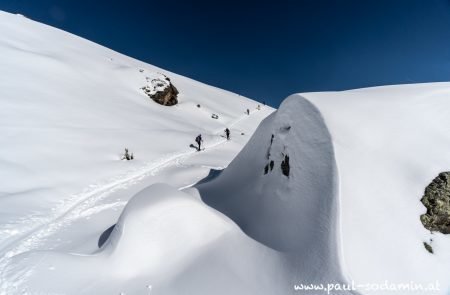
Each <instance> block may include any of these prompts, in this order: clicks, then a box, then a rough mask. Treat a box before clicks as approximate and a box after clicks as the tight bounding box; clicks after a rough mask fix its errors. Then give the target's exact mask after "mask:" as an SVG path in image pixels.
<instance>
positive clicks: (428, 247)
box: [423, 242, 434, 254]
mask: <svg viewBox="0 0 450 295" xmlns="http://www.w3.org/2000/svg"><path fill="white" fill-rule="evenodd" d="M423 246H424V247H425V249H427V251H428V252H430V253H431V254H433V253H434V252H433V248H432V247H431V245H430V244H428V243H427V242H423Z"/></svg>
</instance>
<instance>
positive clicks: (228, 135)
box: [225, 128, 230, 140]
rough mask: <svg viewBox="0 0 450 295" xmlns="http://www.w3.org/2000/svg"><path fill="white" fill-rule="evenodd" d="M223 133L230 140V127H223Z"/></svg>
mask: <svg viewBox="0 0 450 295" xmlns="http://www.w3.org/2000/svg"><path fill="white" fill-rule="evenodd" d="M225 134H226V136H227V140H230V129H228V128H226V129H225Z"/></svg>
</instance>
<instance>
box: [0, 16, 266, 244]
mask: <svg viewBox="0 0 450 295" xmlns="http://www.w3.org/2000/svg"><path fill="white" fill-rule="evenodd" d="M0 36H1V37H0V55H1V59H0V69H1V71H0V104H1V108H0V129H1V134H2V136H1V137H0V167H1V169H0V178H1V179H2V185H1V188H0V208H1V209H0V248H1V247H2V246H5V245H8V244H9V242H10V239H16V238H17V237H18V235H20V234H24V233H25V232H27V231H28V230H29V229H30V228H33V227H36V226H39V225H43V224H45V222H46V221H47V220H48V218H49V217H54V216H57V215H58V214H62V213H63V212H65V211H67V209H69V208H71V207H72V206H73V205H74V204H75V203H76V202H77V201H79V200H82V199H83V198H85V197H86V196H89V195H91V194H93V193H97V192H98V191H99V190H101V189H102V188H104V187H105V185H106V184H110V183H113V182H117V181H121V180H123V179H127V178H128V177H129V176H130V175H131V174H139V173H141V174H143V173H145V172H146V171H147V172H148V171H149V170H151V169H153V168H154V167H155V166H159V165H161V164H163V163H165V162H167V161H169V160H171V159H175V158H177V157H179V156H182V155H189V154H192V153H193V152H194V149H193V148H190V147H189V145H190V144H192V143H194V138H195V136H197V135H198V134H199V133H202V134H203V138H204V140H205V146H206V147H207V148H208V147H211V146H215V145H217V144H220V143H223V142H224V139H223V138H221V137H220V136H219V133H222V132H223V129H224V128H225V127H229V126H231V125H233V124H234V123H236V122H238V121H239V120H241V119H242V118H245V117H246V116H247V115H246V114H244V112H245V110H246V109H247V108H248V109H251V110H252V111H253V110H255V108H256V106H257V103H256V102H255V101H252V100H250V99H247V98H244V97H241V96H239V95H237V94H233V93H230V92H227V91H224V90H220V89H217V88H214V87H211V86H207V85H204V84H201V83H199V82H196V81H193V80H191V79H188V78H185V77H182V76H179V75H176V74H173V73H170V72H167V71H164V70H162V69H159V68H156V67H154V66H151V65H148V64H145V63H143V62H140V61H137V60H134V59H132V58H129V57H126V56H124V55H122V54H119V53H117V52H114V51H112V50H109V49H107V48H104V47H102V46H99V45H97V44H94V43H92V42H89V41H87V40H84V39H82V38H79V37H76V36H74V35H71V34H69V33H66V32H63V31H60V30H57V29H55V28H51V27H49V26H46V25H43V24H39V23H36V22H34V21H32V20H29V19H27V18H25V17H23V16H19V15H12V14H8V13H4V12H0ZM162 74H164V75H166V76H167V77H169V78H170V79H171V82H172V83H173V84H174V85H175V86H176V88H177V89H178V90H179V92H180V93H179V95H178V100H179V104H178V105H176V106H173V107H164V106H161V105H159V104H157V103H155V102H154V101H152V100H151V99H150V98H149V97H148V96H147V95H146V94H145V93H144V91H143V90H142V87H144V86H146V85H148V84H149V83H150V82H149V81H151V80H152V79H154V78H155V77H160V76H162ZM197 104H199V105H200V108H198V107H197ZM267 110H269V108H267ZM212 113H216V114H218V115H219V119H218V120H212V119H211V114H212ZM268 113H270V112H267V114H268ZM255 124H256V125H257V124H258V122H256V123H255ZM233 135H234V134H233ZM124 148H128V149H129V150H130V152H132V153H133V154H134V158H135V160H134V161H130V162H127V161H120V158H121V156H122V155H123V153H124ZM238 150H239V148H238V149H235V150H234V151H233V153H237V151H238Z"/></svg>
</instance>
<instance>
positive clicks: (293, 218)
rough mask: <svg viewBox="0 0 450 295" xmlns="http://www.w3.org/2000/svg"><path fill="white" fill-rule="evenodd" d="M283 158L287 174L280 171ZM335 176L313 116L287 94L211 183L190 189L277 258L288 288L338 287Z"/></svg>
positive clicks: (322, 129) (319, 121)
mask: <svg viewBox="0 0 450 295" xmlns="http://www.w3.org/2000/svg"><path fill="white" fill-rule="evenodd" d="M287 159H289V160H288V162H289V169H286V168H284V169H283V168H282V167H283V166H284V167H286V162H287ZM287 170H289V173H287ZM337 178H338V177H337V171H336V166H335V159H334V151H333V144H332V140H331V137H330V134H329V132H328V129H327V127H326V125H325V123H324V121H323V118H322V116H321V114H320V112H319V111H318V110H317V108H316V107H314V105H312V104H311V103H310V102H309V101H307V100H306V99H304V98H302V97H301V96H297V95H294V96H291V97H289V98H287V99H286V100H285V101H284V102H283V103H282V104H281V106H280V108H279V109H278V110H277V111H276V112H275V113H273V114H272V115H271V116H269V117H268V118H266V119H265V120H264V121H263V122H262V123H261V125H260V126H259V128H258V129H257V131H256V132H255V133H254V135H253V136H252V138H251V139H250V141H249V142H248V144H247V145H246V146H245V147H244V149H243V150H242V151H241V153H239V155H238V156H237V157H236V158H235V159H234V160H233V161H232V162H231V163H230V165H229V166H228V168H227V169H225V170H224V171H223V173H222V174H221V175H220V176H219V177H217V178H216V179H215V180H214V181H211V182H209V183H205V184H200V185H198V186H197V188H198V189H199V191H200V194H201V196H202V199H203V200H204V201H205V203H207V204H208V205H210V206H212V207H214V208H216V209H217V210H219V211H221V212H222V213H224V214H225V215H227V216H229V217H230V218H231V219H232V220H233V221H234V222H236V223H237V224H238V225H239V227H240V228H241V229H242V230H243V231H244V232H245V233H246V234H247V235H249V236H250V237H252V238H253V239H255V240H256V241H258V242H260V243H262V244H263V245H265V246H267V247H270V248H272V249H274V250H276V251H279V252H280V254H281V255H282V256H283V257H284V258H285V259H286V263H285V264H284V265H283V267H282V270H283V273H284V274H285V276H286V277H287V278H288V282H289V284H290V285H291V286H293V285H294V284H296V283H305V284H310V283H317V284H320V283H325V284H326V283H328V282H340V283H343V282H345V278H344V276H343V274H342V271H341V266H340V256H339V251H340V244H339V242H338V238H339V235H338V233H339V228H338V224H339V222H338V221H339V218H338V217H339V208H338V195H337V194H338V188H337ZM280 271H281V270H280ZM344 293H345V292H344Z"/></svg>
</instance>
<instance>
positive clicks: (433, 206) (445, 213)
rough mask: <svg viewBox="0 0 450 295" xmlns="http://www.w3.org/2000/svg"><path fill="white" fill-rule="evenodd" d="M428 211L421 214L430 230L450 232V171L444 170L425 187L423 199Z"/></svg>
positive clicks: (421, 218)
mask: <svg viewBox="0 0 450 295" xmlns="http://www.w3.org/2000/svg"><path fill="white" fill-rule="evenodd" d="M421 202H422V204H423V205H424V206H425V207H426V208H427V213H425V214H423V215H421V216H420V220H421V221H422V224H423V226H424V227H425V228H426V229H428V230H430V231H438V232H441V233H443V234H450V172H442V173H440V174H439V176H438V177H436V178H435V179H434V180H433V181H432V182H431V183H430V184H429V185H428V186H427V188H426V189H425V194H424V196H423V197H422V199H421Z"/></svg>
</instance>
